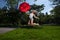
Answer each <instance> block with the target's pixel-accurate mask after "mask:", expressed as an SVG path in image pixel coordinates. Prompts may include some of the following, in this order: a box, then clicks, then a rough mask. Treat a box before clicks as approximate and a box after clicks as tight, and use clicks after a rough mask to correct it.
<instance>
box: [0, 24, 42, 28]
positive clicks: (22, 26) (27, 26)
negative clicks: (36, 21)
mask: <svg viewBox="0 0 60 40" xmlns="http://www.w3.org/2000/svg"><path fill="white" fill-rule="evenodd" d="M1 27H4V28H27V29H42V28H43V27H42V26H41V25H39V26H37V25H35V26H30V25H21V26H11V25H7V26H4V25H3V26H0V28H1Z"/></svg>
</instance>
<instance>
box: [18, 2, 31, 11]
mask: <svg viewBox="0 0 60 40" xmlns="http://www.w3.org/2000/svg"><path fill="white" fill-rule="evenodd" d="M19 10H20V11H21V12H27V11H29V10H30V5H29V4H28V3H26V2H23V3H22V4H20V6H19Z"/></svg>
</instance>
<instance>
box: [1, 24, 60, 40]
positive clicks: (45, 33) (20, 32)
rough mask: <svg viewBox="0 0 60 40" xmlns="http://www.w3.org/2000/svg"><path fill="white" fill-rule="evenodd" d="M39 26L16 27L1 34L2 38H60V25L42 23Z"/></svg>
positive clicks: (29, 39)
mask: <svg viewBox="0 0 60 40" xmlns="http://www.w3.org/2000/svg"><path fill="white" fill-rule="evenodd" d="M36 27H37V28H34V27H33V28H16V29H15V30H12V31H9V32H6V33H4V34H0V40H60V26H54V25H53V26H52V25H41V26H40V27H38V26H36Z"/></svg>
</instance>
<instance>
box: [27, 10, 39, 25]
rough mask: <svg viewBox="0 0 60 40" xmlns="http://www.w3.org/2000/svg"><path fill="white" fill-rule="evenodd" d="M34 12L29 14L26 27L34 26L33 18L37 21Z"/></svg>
mask: <svg viewBox="0 0 60 40" xmlns="http://www.w3.org/2000/svg"><path fill="white" fill-rule="evenodd" d="M36 12H37V11H36V10H32V13H30V14H29V21H28V25H34V23H33V21H34V18H37V19H39V18H38V17H36V16H35V14H36ZM33 17H34V18H33Z"/></svg>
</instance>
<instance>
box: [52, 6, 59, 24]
mask: <svg viewBox="0 0 60 40" xmlns="http://www.w3.org/2000/svg"><path fill="white" fill-rule="evenodd" d="M51 13H53V15H54V18H55V23H56V24H60V5H58V6H55V7H54V9H53V10H52V11H51Z"/></svg>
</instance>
